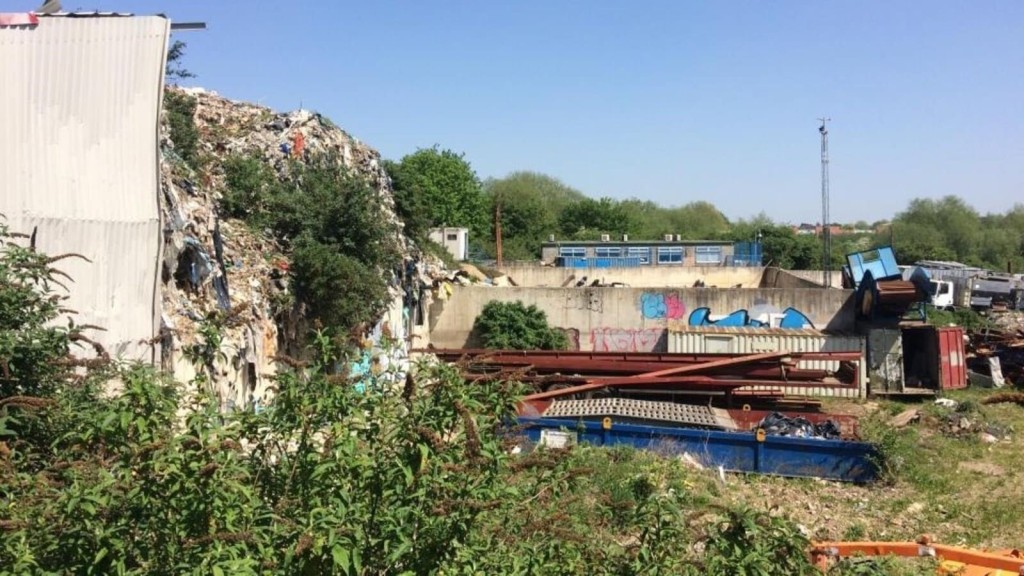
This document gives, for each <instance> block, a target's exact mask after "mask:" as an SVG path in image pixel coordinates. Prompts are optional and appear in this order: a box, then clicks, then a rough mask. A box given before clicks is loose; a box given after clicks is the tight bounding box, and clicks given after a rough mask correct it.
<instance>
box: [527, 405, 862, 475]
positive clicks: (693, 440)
mask: <svg viewBox="0 0 1024 576" xmlns="http://www.w3.org/2000/svg"><path fill="white" fill-rule="evenodd" d="M519 424H520V426H521V427H523V432H522V433H523V434H525V435H526V436H527V438H529V439H530V440H531V441H532V442H534V443H541V442H542V441H543V443H545V444H548V445H559V444H564V443H576V442H578V443H585V444H590V445H594V446H623V445H624V446H633V447H635V448H640V449H644V450H651V451H654V452H657V453H659V454H663V455H665V456H677V455H681V454H683V453H687V454H689V455H690V456H691V457H692V458H693V459H695V460H696V461H698V462H700V463H701V464H702V465H704V466H706V467H708V468H718V467H719V466H721V467H723V468H724V469H725V470H728V471H730V472H754V473H759V474H774V475H778V476H792V477H805V478H823V479H826V480H839V481H843V482H855V483H866V482H870V481H872V480H874V479H875V478H876V477H877V473H878V469H877V466H876V464H875V461H876V460H875V456H876V453H877V452H876V450H875V447H874V445H872V444H869V443H866V442H852V441H847V440H823V439H818V438H796V437H792V436H770V435H765V434H763V433H760V434H759V433H758V432H719V431H712V430H701V429H693V428H670V427H661V426H648V425H641V424H625V423H623V424H619V423H614V422H611V421H610V420H608V419H606V420H604V421H596V422H595V421H589V420H575V419H555V418H519Z"/></svg>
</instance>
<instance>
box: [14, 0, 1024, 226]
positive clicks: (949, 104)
mask: <svg viewBox="0 0 1024 576" xmlns="http://www.w3.org/2000/svg"><path fill="white" fill-rule="evenodd" d="M94 2H95V4H82V5H78V4H76V2H75V0H64V7H65V9H76V8H81V9H95V8H99V9H115V10H124V11H133V12H136V13H154V12H161V11H162V12H165V13H167V14H168V15H169V16H170V17H172V19H174V20H177V21H192V20H200V21H205V22H207V23H208V25H209V30H207V31H205V32H194V33H183V34H179V35H178V36H177V37H178V38H181V39H183V40H186V41H187V42H188V43H189V51H188V54H187V57H186V61H185V64H186V66H187V67H188V68H190V69H191V70H192V71H194V72H195V73H197V74H198V78H196V79H195V81H194V83H195V84H198V85H201V86H204V87H207V88H209V89H212V90H215V91H217V92H219V93H221V94H223V95H225V96H228V97H231V98H236V99H242V100H251V101H258V102H261V103H263V104H266V105H269V106H271V107H273V108H277V109H293V108H297V107H299V105H300V103H301V105H302V106H304V107H306V108H311V109H315V110H318V111H320V112H323V113H324V114H326V115H327V116H329V117H331V118H332V119H333V120H334V121H335V122H336V123H337V124H339V125H340V126H342V127H343V128H345V129H346V130H347V131H349V132H350V133H352V134H353V135H355V136H357V137H358V138H360V139H361V140H363V141H364V142H366V143H368V144H370V145H371V146H373V147H375V148H377V149H379V150H380V151H381V153H382V154H383V155H384V156H385V157H388V158H394V159H398V158H400V157H401V156H402V155H404V154H407V153H410V152H413V151H415V150H416V149H417V148H419V147H428V146H431V145H433V144H435V143H437V144H439V145H441V146H442V147H445V148H451V149H453V150H456V151H460V152H464V153H465V154H466V158H467V159H468V160H469V161H470V162H471V163H472V165H473V167H474V168H475V169H476V171H477V173H478V174H479V175H480V176H481V177H482V178H486V177H489V176H496V177H500V176H503V175H505V174H507V173H509V172H512V171H515V170H534V171H538V172H543V173H546V174H550V175H552V176H555V177H557V178H559V179H561V180H562V181H564V182H566V183H567V184H569V185H571V186H574V187H576V188H578V189H580V190H581V191H583V192H585V193H586V194H588V195H591V196H595V197H596V196H612V197H616V198H626V197H637V198H642V199H649V200H654V201H656V202H659V203H662V204H668V205H675V204H683V203H686V202H689V201H693V200H707V201H710V202H713V203H714V204H715V205H717V206H718V207H719V208H720V209H721V210H722V211H723V212H725V213H726V215H727V216H729V217H730V218H741V217H749V216H752V215H756V214H757V213H759V212H761V211H764V212H766V213H767V214H768V215H769V216H771V217H773V218H775V219H780V220H784V221H791V222H794V223H797V222H801V221H809V222H814V221H817V220H819V219H820V214H821V211H820V166H819V140H818V129H817V128H818V125H817V122H816V120H815V119H816V118H817V117H818V116H821V115H823V114H826V115H828V116H830V117H831V118H832V123H831V152H832V171H831V176H832V215H833V218H834V219H835V220H838V221H850V222H852V221H854V220H858V219H865V220H868V221H872V220H876V219H883V218H887V217H889V216H891V215H892V214H893V213H895V212H897V211H899V210H901V209H903V208H904V207H905V206H906V205H907V203H908V201H909V200H910V199H911V198H914V197H919V196H925V197H940V196H943V195H946V194H957V195H961V196H963V197H964V198H966V199H967V200H968V202H970V203H971V204H973V205H974V206H975V207H976V208H978V209H979V210H980V211H982V212H986V211H1003V210H1005V209H1007V208H1009V207H1011V206H1012V205H1013V204H1014V202H1024V2H1020V1H1019V0H1003V1H998V2H996V1H972V2H964V1H956V2H936V1H927V2H925V1H916V2H909V1H899V2H891V1H886V2H882V1H872V2H853V1H847V2H819V1H809V0H808V1H789V2H764V1H758V2H739V1H732V2H717V1H716V2H711V1H706V2H700V3H698V2H684V1H680V0H676V1H648V2H640V1H637V2H625V1H616V2H612V1H603V0H589V1H558V0H545V1H534V0H516V1H506V2H500V3H498V2H483V1H479V0H477V1H468V0H466V1H445V0H438V1H433V2H420V1H413V0H408V1H403V2H396V1H383V0H363V1H359V2H349V1H344V2H342V1H336V2H328V1H318V2H314V1H306V2H301V1H297V2H275V3H269V2H258V1H250V2H235V1H225V0H217V1H208V0H202V1H200V0H174V1H173V2H172V1H167V2H142V1H129V0H125V1H117V2H114V1H109V0H94ZM4 4H8V3H4ZM12 4H13V3H12ZM18 4H19V6H17V7H16V8H14V7H12V6H10V5H8V6H5V7H4V9H6V10H10V9H12V8H14V9H17V8H22V9H27V8H32V7H33V6H32V5H31V3H26V2H24V1H23V0H19V1H18ZM21 4H25V5H24V6H22V5H21Z"/></svg>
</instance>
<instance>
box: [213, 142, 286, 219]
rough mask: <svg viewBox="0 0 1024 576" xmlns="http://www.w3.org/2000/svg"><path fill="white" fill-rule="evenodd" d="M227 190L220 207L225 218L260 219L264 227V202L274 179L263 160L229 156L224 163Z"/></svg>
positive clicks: (253, 157)
mask: <svg viewBox="0 0 1024 576" xmlns="http://www.w3.org/2000/svg"><path fill="white" fill-rule="evenodd" d="M224 181H225V182H224V183H225V186H226V190H225V191H224V194H223V196H222V197H221V199H220V207H221V210H223V212H224V214H225V215H226V216H229V217H231V218H239V219H242V220H260V221H259V222H252V223H253V224H254V225H265V219H266V218H265V216H266V212H267V202H268V200H269V195H270V193H271V188H272V187H273V186H274V185H275V184H276V183H277V179H276V178H275V177H274V175H273V174H272V173H271V171H270V169H269V168H267V166H266V165H265V164H264V163H263V161H262V160H260V159H259V158H256V157H255V156H239V155H232V156H230V157H228V158H227V159H226V160H225V161H224Z"/></svg>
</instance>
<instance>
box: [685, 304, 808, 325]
mask: <svg viewBox="0 0 1024 576" xmlns="http://www.w3.org/2000/svg"><path fill="white" fill-rule="evenodd" d="M688 324H689V325H690V326H732V327H749V328H765V327H771V326H778V327H779V328H793V329H799V328H814V323H813V322H811V319H810V318H808V317H807V315H806V314H804V313H803V312H801V311H799V310H797V309H796V308H793V307H790V308H786V309H785V310H782V311H781V312H775V311H773V310H771V309H769V308H766V307H763V306H762V307H760V308H759V309H756V310H754V311H753V313H752V312H751V311H748V310H743V309H741V310H736V311H734V312H732V313H730V314H728V315H726V316H724V317H721V318H717V319H714V320H712V319H711V309H710V308H706V307H701V308H696V309H694V311H693V312H690V318H689V320H688Z"/></svg>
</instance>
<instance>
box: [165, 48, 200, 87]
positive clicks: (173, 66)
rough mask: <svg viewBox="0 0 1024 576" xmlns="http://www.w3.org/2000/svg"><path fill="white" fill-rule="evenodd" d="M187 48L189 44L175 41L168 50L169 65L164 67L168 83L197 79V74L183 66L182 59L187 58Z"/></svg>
mask: <svg viewBox="0 0 1024 576" xmlns="http://www.w3.org/2000/svg"><path fill="white" fill-rule="evenodd" d="M186 47H187V44H185V42H183V41H182V40H175V41H174V42H171V45H170V46H169V47H168V48H167V65H166V66H165V67H164V76H165V77H166V78H167V80H168V81H173V80H184V79H186V78H195V77H196V75H195V74H193V73H192V72H190V71H189V70H187V69H185V68H183V67H182V66H181V59H182V58H184V57H185V48H186Z"/></svg>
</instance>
